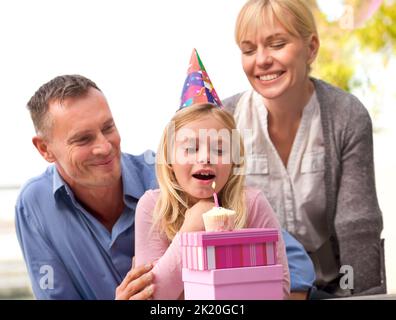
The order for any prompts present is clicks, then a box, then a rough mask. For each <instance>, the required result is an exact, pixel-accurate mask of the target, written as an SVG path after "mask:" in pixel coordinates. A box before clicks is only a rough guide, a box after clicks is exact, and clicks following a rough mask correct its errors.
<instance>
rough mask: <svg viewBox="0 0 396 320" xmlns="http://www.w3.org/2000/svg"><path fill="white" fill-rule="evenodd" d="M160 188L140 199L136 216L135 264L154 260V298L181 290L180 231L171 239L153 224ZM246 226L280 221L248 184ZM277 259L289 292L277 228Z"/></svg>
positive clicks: (267, 225)
mask: <svg viewBox="0 0 396 320" xmlns="http://www.w3.org/2000/svg"><path fill="white" fill-rule="evenodd" d="M159 194H160V191H159V189H157V190H148V191H147V192H146V193H145V194H144V195H143V196H142V197H141V198H140V200H139V203H138V205H137V208H136V219H135V259H136V261H135V262H136V265H141V264H145V263H148V262H154V261H157V262H156V264H155V266H154V268H153V273H154V284H155V289H154V297H153V298H154V299H162V300H174V299H178V298H179V297H181V295H182V293H183V281H182V260H181V248H180V239H179V236H180V235H179V233H177V234H176V236H175V237H174V238H173V240H172V241H171V242H169V240H168V239H167V238H166V235H165V234H164V233H162V232H160V230H159V229H158V228H153V229H151V228H152V224H153V211H154V207H155V204H156V202H157V199H158V197H159ZM246 200H247V206H248V218H247V227H248V228H276V229H278V230H280V225H279V222H278V220H277V219H276V216H275V213H274V211H273V210H272V208H271V206H270V205H269V203H268V201H267V199H266V198H265V196H264V195H263V193H262V192H261V191H259V190H256V189H252V188H247V189H246ZM276 247H277V263H278V264H282V265H283V295H284V297H285V298H286V297H287V296H288V295H289V293H290V277H289V267H288V264H287V257H286V251H285V244H284V242H283V238H282V233H281V232H279V241H278V244H277V246H276Z"/></svg>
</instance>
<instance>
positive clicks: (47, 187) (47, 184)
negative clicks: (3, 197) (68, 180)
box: [17, 165, 55, 203]
mask: <svg viewBox="0 0 396 320" xmlns="http://www.w3.org/2000/svg"><path fill="white" fill-rule="evenodd" d="M54 170H55V168H54V166H53V165H51V166H48V167H47V169H46V170H45V171H44V172H43V173H41V174H40V175H38V176H35V177H33V178H30V179H29V180H27V181H26V182H25V183H24V184H23V185H22V187H21V189H20V191H19V195H18V198H17V203H20V202H21V201H25V200H31V199H37V197H38V196H39V195H42V194H45V193H47V192H48V191H51V190H52V185H53V174H54ZM51 193H52V192H51Z"/></svg>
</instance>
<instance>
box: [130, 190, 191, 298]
mask: <svg viewBox="0 0 396 320" xmlns="http://www.w3.org/2000/svg"><path fill="white" fill-rule="evenodd" d="M158 197H159V191H158V190H155V191H152V190H149V191H147V192H146V193H145V194H144V195H143V196H142V197H141V198H140V200H139V202H138V205H137V207H136V217H135V264H136V265H137V266H138V265H141V264H145V263H148V262H154V261H156V264H155V266H154V268H153V273H154V285H155V289H154V296H153V298H154V299H163V300H175V299H178V298H179V296H180V295H181V293H182V292H183V288H184V287H183V281H182V275H181V265H182V264H181V256H180V252H181V250H180V244H179V236H178V234H177V235H176V236H175V238H174V239H173V241H172V242H171V243H169V241H168V240H167V238H166V237H165V236H164V235H162V234H161V233H160V232H159V229H158V228H152V225H153V220H152V219H153V211H154V207H155V204H156V202H157V199H158Z"/></svg>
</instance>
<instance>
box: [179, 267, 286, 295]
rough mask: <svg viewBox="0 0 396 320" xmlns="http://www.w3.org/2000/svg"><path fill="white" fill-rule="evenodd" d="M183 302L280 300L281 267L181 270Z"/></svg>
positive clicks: (281, 290)
mask: <svg viewBox="0 0 396 320" xmlns="http://www.w3.org/2000/svg"><path fill="white" fill-rule="evenodd" d="M182 278H183V282H184V299H186V300H281V299H283V288H282V279H283V268H282V265H280V264H276V265H272V266H259V267H245V268H231V269H217V270H205V271H200V270H190V269H186V268H183V270H182Z"/></svg>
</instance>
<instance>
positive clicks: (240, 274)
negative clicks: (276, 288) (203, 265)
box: [182, 264, 283, 285]
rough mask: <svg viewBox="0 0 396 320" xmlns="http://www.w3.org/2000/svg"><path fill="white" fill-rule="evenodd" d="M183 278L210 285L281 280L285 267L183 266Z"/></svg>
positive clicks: (186, 280)
mask: <svg viewBox="0 0 396 320" xmlns="http://www.w3.org/2000/svg"><path fill="white" fill-rule="evenodd" d="M182 279H183V281H184V282H193V283H201V284H209V285H224V284H227V285H228V284H237V283H249V282H261V281H281V280H282V279H283V267H282V265H281V264H276V265H272V266H258V267H244V268H231V269H213V270H205V271H199V270H189V269H186V268H183V269H182Z"/></svg>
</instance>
